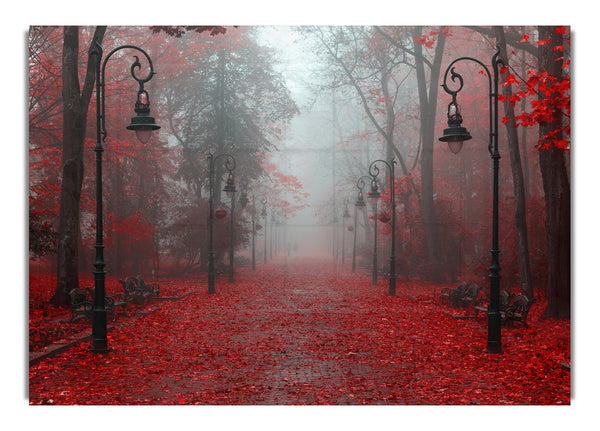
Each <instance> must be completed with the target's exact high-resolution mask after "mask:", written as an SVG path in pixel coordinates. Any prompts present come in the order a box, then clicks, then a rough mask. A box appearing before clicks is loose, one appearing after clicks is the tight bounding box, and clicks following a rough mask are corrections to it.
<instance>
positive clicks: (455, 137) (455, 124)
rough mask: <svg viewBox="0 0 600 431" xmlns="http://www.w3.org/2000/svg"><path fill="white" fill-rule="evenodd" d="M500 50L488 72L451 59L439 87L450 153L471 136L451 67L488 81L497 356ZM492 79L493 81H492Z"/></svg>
mask: <svg viewBox="0 0 600 431" xmlns="http://www.w3.org/2000/svg"><path fill="white" fill-rule="evenodd" d="M499 54H500V49H499V48H496V53H495V54H494V55H493V56H492V70H493V75H492V74H491V73H490V70H489V69H488V68H487V67H486V65H485V64H483V63H482V62H481V61H479V60H477V59H475V58H471V57H460V58H457V59H456V60H454V61H453V62H452V63H450V65H448V68H447V69H446V72H445V73H444V83H443V85H442V87H443V88H444V90H445V91H446V93H448V94H450V95H451V96H452V101H451V102H450V103H449V104H448V128H447V129H445V130H444V134H443V136H442V137H441V138H439V139H440V141H442V142H447V143H448V147H449V148H450V151H452V152H453V153H455V154H456V153H458V152H459V151H460V150H461V148H462V145H463V142H464V141H467V140H469V139H471V135H470V134H469V132H468V131H467V129H466V128H464V127H462V126H461V124H462V116H461V115H460V111H459V109H458V104H457V103H456V95H457V94H458V93H459V92H460V91H461V90H462V88H463V78H462V76H461V75H460V74H458V73H457V72H455V71H454V67H453V66H454V64H455V63H457V62H459V61H461V60H468V61H474V62H475V63H477V64H479V65H480V66H481V67H482V68H483V70H485V73H486V75H487V78H488V85H489V104H490V106H489V110H490V114H489V128H490V141H489V144H488V151H489V153H490V156H491V158H492V165H493V197H492V250H491V254H492V261H491V265H490V267H489V270H490V274H489V279H490V305H489V307H488V342H487V351H488V352H489V353H501V352H502V341H501V319H500V262H499V260H498V256H499V254H500V249H499V247H498V172H499V165H500V153H499V152H498V78H499V73H498V71H499V65H501V64H504V63H503V62H502V59H500V58H499V57H498V56H499ZM448 73H450V75H451V76H450V77H451V79H452V81H453V82H454V81H456V80H458V88H457V89H456V90H451V89H450V88H448V86H447V85H446V82H447V79H448ZM492 78H493V81H492Z"/></svg>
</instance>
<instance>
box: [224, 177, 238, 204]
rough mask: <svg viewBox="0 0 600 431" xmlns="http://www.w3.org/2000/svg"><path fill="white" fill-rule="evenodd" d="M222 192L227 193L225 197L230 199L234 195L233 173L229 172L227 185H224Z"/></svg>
mask: <svg viewBox="0 0 600 431" xmlns="http://www.w3.org/2000/svg"><path fill="white" fill-rule="evenodd" d="M223 191H224V192H225V193H227V196H229V197H230V198H231V197H233V194H234V193H235V191H236V190H235V182H234V181H233V173H231V172H229V176H228V177H227V183H225V187H224V188H223Z"/></svg>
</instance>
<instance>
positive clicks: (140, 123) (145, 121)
mask: <svg viewBox="0 0 600 431" xmlns="http://www.w3.org/2000/svg"><path fill="white" fill-rule="evenodd" d="M134 110H135V112H136V114H137V115H136V116H135V117H132V118H131V124H129V126H127V129H128V130H134V131H135V134H136V136H137V138H138V140H139V141H140V142H141V143H142V144H146V143H147V142H148V141H149V140H150V136H151V135H152V131H153V130H158V129H160V126H159V125H158V124H156V122H155V121H154V118H153V117H151V116H150V100H149V97H148V93H147V92H146V90H144V89H143V88H140V90H139V91H138V95H137V100H136V102H135V109H134Z"/></svg>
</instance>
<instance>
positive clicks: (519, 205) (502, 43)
mask: <svg viewBox="0 0 600 431" xmlns="http://www.w3.org/2000/svg"><path fill="white" fill-rule="evenodd" d="M494 30H495V34H496V41H497V43H498V46H499V47H500V58H501V59H502V61H503V62H504V64H505V65H506V66H508V57H507V55H506V39H505V36H504V29H503V28H502V27H500V26H496V27H495V29H494ZM502 81H503V82H504V81H505V78H502ZM502 94H503V95H504V96H506V100H505V101H504V113H505V115H506V116H507V117H508V122H507V123H506V133H507V136H508V152H509V156H510V166H511V169H512V178H513V188H514V193H515V231H516V238H517V260H518V264H519V281H520V283H521V293H522V294H523V295H525V296H527V297H528V298H533V286H532V284H531V265H530V261H529V242H528V240H527V207H526V200H525V182H524V179H523V167H522V165H521V153H520V150H519V137H518V134H517V129H516V128H515V127H514V125H515V110H514V108H513V106H512V105H511V103H510V96H512V87H511V86H510V85H502Z"/></svg>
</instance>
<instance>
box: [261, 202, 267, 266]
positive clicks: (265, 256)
mask: <svg viewBox="0 0 600 431" xmlns="http://www.w3.org/2000/svg"><path fill="white" fill-rule="evenodd" d="M262 204H263V207H262V211H261V212H260V215H261V216H263V218H264V219H265V252H264V263H265V264H266V263H267V198H265V197H263V200H262Z"/></svg>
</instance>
